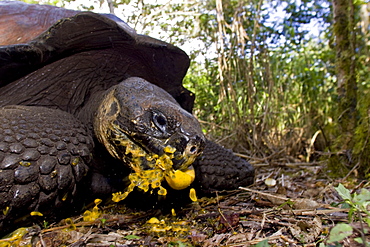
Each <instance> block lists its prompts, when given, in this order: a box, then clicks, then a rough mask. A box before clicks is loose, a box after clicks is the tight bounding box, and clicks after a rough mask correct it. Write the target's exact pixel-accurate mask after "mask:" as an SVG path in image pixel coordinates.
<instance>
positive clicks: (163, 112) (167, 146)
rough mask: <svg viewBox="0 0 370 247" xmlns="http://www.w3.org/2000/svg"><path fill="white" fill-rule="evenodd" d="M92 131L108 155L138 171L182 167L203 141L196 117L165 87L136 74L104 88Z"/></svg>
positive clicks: (173, 169)
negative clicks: (104, 91)
mask: <svg viewBox="0 0 370 247" xmlns="http://www.w3.org/2000/svg"><path fill="white" fill-rule="evenodd" d="M94 131H95V134H96V135H97V137H98V139H99V141H100V142H101V143H103V144H104V145H105V147H106V148H107V150H108V151H109V152H110V154H111V155H112V156H114V157H116V158H117V159H120V160H122V161H124V163H126V164H128V165H129V166H130V167H131V168H132V169H133V170H134V171H135V172H136V173H140V172H142V171H146V170H161V172H162V174H163V176H166V175H168V174H167V173H168V172H170V171H175V170H180V171H185V170H187V168H188V167H189V166H190V165H191V163H192V162H193V161H194V160H195V159H196V157H198V156H199V155H200V154H201V152H202V150H203V148H204V145H205V138H204V136H203V134H202V132H201V129H200V126H199V123H198V121H197V120H196V119H195V117H194V116H193V115H191V114H190V113H188V112H187V111H185V110H184V109H182V108H181V106H180V105H179V104H178V103H177V102H176V101H175V100H174V99H173V98H172V96H171V95H169V94H168V93H167V92H166V91H164V90H163V89H161V88H159V87H157V86H155V85H153V84H151V83H149V82H147V81H145V80H144V79H141V78H137V77H131V78H129V79H126V80H124V81H123V82H121V83H120V84H118V85H116V86H113V87H112V88H111V89H110V90H108V91H107V92H106V93H105V95H104V96H103V100H102V103H101V104H100V105H99V107H98V111H97V114H96V117H95V119H94Z"/></svg>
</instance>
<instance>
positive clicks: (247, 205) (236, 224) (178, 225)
mask: <svg viewBox="0 0 370 247" xmlns="http://www.w3.org/2000/svg"><path fill="white" fill-rule="evenodd" d="M255 167H256V173H257V176H256V180H255V183H254V184H253V185H252V186H250V187H248V188H240V189H239V190H236V191H232V192H227V193H217V194H214V195H213V196H212V197H203V198H198V200H197V201H195V202H193V203H190V204H188V205H184V207H183V208H182V209H177V210H173V211H172V212H171V213H167V214H161V213H158V210H155V209H153V210H149V211H148V210H146V211H134V210H132V209H131V208H130V207H127V206H124V204H111V205H107V206H99V201H96V206H95V207H93V206H92V207H91V209H90V210H89V211H87V212H85V213H84V214H83V215H81V216H79V217H74V218H68V219H65V220H63V221H61V222H59V223H58V224H51V225H49V224H46V223H45V226H34V227H31V228H29V229H28V231H24V232H23V233H22V231H21V230H22V229H18V234H16V235H15V236H14V235H13V237H10V238H8V239H3V240H0V247H2V246H25V245H27V244H28V245H29V246H48V247H49V246H50V247H51V246H107V247H108V246H109V247H111V246H179V247H183V246H207V247H213V246H234V247H236V246H253V245H257V246H319V245H320V244H321V245H320V246H365V245H361V244H359V243H357V242H356V241H355V239H356V238H361V239H366V241H367V242H369V241H370V235H369V233H368V230H369V227H368V225H367V224H366V223H365V221H366V220H369V218H366V215H364V213H363V212H360V213H359V214H358V216H359V217H360V219H363V220H354V221H353V222H351V223H350V222H349V217H348V216H349V215H348V214H349V212H352V211H350V209H348V208H343V204H340V203H341V202H343V199H342V197H341V196H340V194H339V193H338V192H337V190H336V189H335V187H337V186H338V184H340V183H341V184H344V186H346V187H347V188H350V190H349V192H350V193H351V195H353V193H354V191H360V189H361V188H362V187H366V188H367V189H368V187H370V186H369V183H367V184H366V181H365V182H361V181H357V180H356V179H354V178H346V180H333V179H330V178H329V177H327V176H325V173H326V172H325V170H323V169H322V167H323V164H321V163H280V164H276V165H271V164H269V165H267V164H255ZM358 193H359V192H358ZM366 200H367V201H370V198H367V199H366ZM366 206H367V204H366ZM365 210H366V209H365ZM361 216H362V217H363V218H361ZM367 217H368V216H367ZM369 221H370V220H369ZM341 223H348V225H349V226H350V227H351V229H350V230H352V229H353V230H354V231H353V232H354V233H353V234H351V232H349V233H348V234H347V235H348V236H347V235H346V236H345V237H341V236H343V235H341V234H346V233H347V232H344V233H343V231H342V230H340V232H339V233H333V231H332V228H333V227H334V226H337V225H338V224H339V225H340V226H342V225H341ZM330 231H332V233H331V235H332V236H334V237H339V240H338V241H339V243H338V242H337V243H336V242H334V241H333V243H332V244H330V243H329V242H328V237H329V234H330ZM342 239H343V240H342ZM11 244H12V245H11ZM336 244H337V245H336Z"/></svg>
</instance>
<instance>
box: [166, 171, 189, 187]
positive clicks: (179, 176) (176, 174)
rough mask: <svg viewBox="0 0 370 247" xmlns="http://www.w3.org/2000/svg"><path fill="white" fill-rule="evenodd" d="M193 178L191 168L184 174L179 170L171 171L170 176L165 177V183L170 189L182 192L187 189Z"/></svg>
mask: <svg viewBox="0 0 370 247" xmlns="http://www.w3.org/2000/svg"><path fill="white" fill-rule="evenodd" d="M194 178H195V172H194V169H193V168H192V167H191V168H190V169H188V170H186V171H185V172H183V171H180V170H176V171H171V172H170V174H169V175H167V176H166V181H167V183H168V184H169V185H170V186H171V188H172V189H175V190H182V189H185V188H186V187H188V186H189V185H190V184H191V183H192V182H193V181H194Z"/></svg>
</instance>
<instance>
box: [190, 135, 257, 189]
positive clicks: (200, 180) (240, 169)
mask: <svg viewBox="0 0 370 247" xmlns="http://www.w3.org/2000/svg"><path fill="white" fill-rule="evenodd" d="M193 166H194V169H195V176H196V178H195V182H194V186H195V187H196V188H198V190H199V189H200V191H201V192H203V193H210V192H212V191H214V190H234V189H237V188H238V187H240V186H248V185H250V184H252V183H253V182H254V167H253V166H252V165H251V164H250V163H248V162H247V161H246V160H244V159H242V158H240V157H238V156H236V155H234V154H233V152H232V151H231V150H228V149H226V148H224V147H222V146H220V145H218V144H216V143H214V142H212V141H210V140H207V141H206V147H205V149H204V151H203V155H202V156H201V157H200V158H198V159H197V160H196V161H195V163H194V164H193Z"/></svg>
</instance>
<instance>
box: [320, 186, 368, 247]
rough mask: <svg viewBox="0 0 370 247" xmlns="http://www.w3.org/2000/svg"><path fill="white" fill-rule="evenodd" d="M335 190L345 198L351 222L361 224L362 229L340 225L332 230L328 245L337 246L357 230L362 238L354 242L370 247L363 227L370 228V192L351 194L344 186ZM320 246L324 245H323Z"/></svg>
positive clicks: (365, 190)
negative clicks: (369, 208) (369, 209)
mask: <svg viewBox="0 0 370 247" xmlns="http://www.w3.org/2000/svg"><path fill="white" fill-rule="evenodd" d="M335 189H336V191H337V192H338V193H339V195H340V196H341V197H342V198H343V200H344V202H343V203H344V205H346V206H347V207H349V209H350V210H349V213H348V218H349V222H350V223H352V222H360V226H361V228H360V229H354V227H353V226H352V225H351V224H346V223H339V224H337V225H336V226H334V227H333V228H332V229H331V231H330V234H329V238H328V239H327V241H326V243H327V244H336V246H337V244H338V243H339V242H340V241H342V240H344V239H345V238H347V237H349V236H351V235H352V234H353V233H354V230H356V232H359V233H360V235H361V237H357V238H354V240H355V241H356V242H357V243H360V244H363V245H364V246H370V242H367V241H366V238H365V234H366V233H367V232H366V230H365V228H364V225H363V224H367V226H369V227H370V212H369V211H368V209H367V208H368V206H369V205H370V191H369V190H367V189H362V190H361V192H360V194H357V193H356V192H354V193H352V194H351V193H350V191H349V190H348V189H346V188H345V187H344V186H343V185H342V184H339V186H338V187H336V188H335ZM362 215H365V216H362ZM320 246H324V245H323V244H321V245H320Z"/></svg>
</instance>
